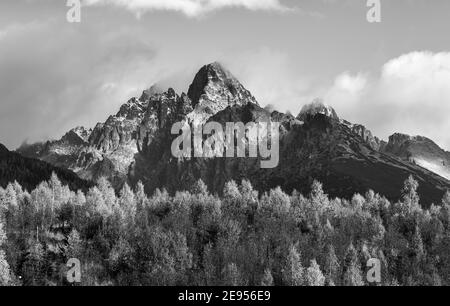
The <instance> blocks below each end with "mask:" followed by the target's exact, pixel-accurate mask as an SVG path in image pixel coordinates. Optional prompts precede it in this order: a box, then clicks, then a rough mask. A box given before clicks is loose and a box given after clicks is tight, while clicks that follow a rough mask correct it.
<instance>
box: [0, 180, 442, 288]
mask: <svg viewBox="0 0 450 306" xmlns="http://www.w3.org/2000/svg"><path fill="white" fill-rule="evenodd" d="M417 188H418V183H417V181H415V180H414V178H412V177H410V178H409V179H408V180H407V181H406V182H405V184H404V188H403V190H402V195H403V196H402V199H401V200H400V201H398V202H396V203H391V202H389V201H388V200H387V199H386V198H385V197H383V196H381V195H378V194H376V193H374V192H373V191H368V192H367V193H366V194H365V195H360V194H356V195H354V196H353V198H352V199H351V200H346V199H339V198H336V199H330V198H329V197H328V196H327V195H326V194H325V193H324V191H323V188H322V185H321V183H319V182H317V181H315V182H314V183H313V185H312V191H311V193H310V194H308V195H302V194H300V193H298V192H296V191H294V192H293V193H292V194H290V195H289V194H286V193H285V192H283V190H281V189H280V188H276V189H273V190H270V191H268V192H266V193H263V194H258V192H257V191H255V190H254V189H253V187H252V186H251V184H250V183H249V182H248V181H245V180H244V181H242V182H240V184H238V183H236V182H234V181H230V182H228V183H227V184H226V186H225V188H224V191H223V196H221V197H219V196H217V195H213V194H210V193H209V192H208V189H207V187H206V185H205V184H204V183H203V182H202V181H198V182H197V183H196V184H195V185H194V186H193V187H192V188H191V190H189V191H183V192H177V193H176V194H175V195H169V194H168V193H167V192H166V191H165V190H156V192H155V193H154V194H153V195H152V196H151V197H148V196H147V195H146V194H145V192H144V187H143V185H142V184H141V183H139V184H137V186H136V188H135V189H134V190H132V189H131V188H130V187H129V186H128V185H125V186H124V187H123V188H122V190H121V191H120V194H116V192H115V191H114V189H113V188H112V186H111V184H110V183H109V182H108V181H107V180H106V179H103V178H102V179H100V180H99V181H98V182H97V184H96V185H95V186H94V187H92V188H90V189H89V190H88V191H87V192H83V191H81V190H79V191H77V192H74V191H71V190H70V189H69V187H67V186H64V185H63V184H62V183H61V182H60V180H59V179H58V177H57V176H56V175H55V174H53V175H52V177H51V179H50V180H49V181H46V182H42V183H41V184H39V185H38V186H37V187H36V188H35V189H34V190H32V191H31V192H30V193H29V192H27V191H25V190H24V189H23V188H22V186H20V185H19V184H18V183H17V182H16V183H10V184H8V185H7V187H6V188H5V189H4V188H1V187H0V284H1V285H25V286H33V285H70V284H69V283H68V281H67V278H66V272H67V267H66V263H67V261H68V260H69V259H70V258H76V259H78V260H79V261H80V263H81V283H80V285H155V286H162V285H195V286H210V285H256V286H259V285H261V286H271V285H279V286H302V285H305V286H324V285H326V286H343V285H348V286H363V285H375V284H370V283H369V282H368V280H367V278H366V273H367V265H366V264H367V262H368V260H369V259H371V258H376V259H378V260H379V261H380V262H381V272H382V278H381V283H380V284H379V285H387V286H397V285H450V273H449V272H450V193H449V192H447V193H446V195H445V196H444V198H443V200H442V203H437V205H433V206H431V207H430V208H429V209H427V210H425V209H422V208H421V206H420V199H419V196H418V194H417Z"/></svg>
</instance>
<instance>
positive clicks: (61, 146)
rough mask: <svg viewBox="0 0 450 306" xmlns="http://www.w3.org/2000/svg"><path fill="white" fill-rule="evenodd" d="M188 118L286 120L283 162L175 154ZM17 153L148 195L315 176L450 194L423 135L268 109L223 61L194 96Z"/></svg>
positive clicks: (195, 85)
mask: <svg viewBox="0 0 450 306" xmlns="http://www.w3.org/2000/svg"><path fill="white" fill-rule="evenodd" d="M182 120H185V121H187V122H189V123H191V124H194V125H198V124H202V123H205V122H207V121H208V120H213V121H216V122H221V123H223V124H224V123H225V122H238V121H239V122H244V123H247V122H250V121H252V122H259V121H264V122H266V121H274V122H280V123H281V127H280V131H281V139H280V162H279V165H278V167H276V168H273V169H261V168H260V163H259V160H258V158H245V159H243V158H215V159H206V158H186V159H183V160H180V159H176V158H174V157H173V156H172V154H171V143H172V140H173V139H174V138H175V137H176V136H175V135H171V133H170V132H171V126H172V124H173V123H175V122H177V121H182ZM18 152H19V153H21V154H22V155H24V156H27V157H33V158H38V159H41V160H43V161H46V162H48V163H50V164H53V165H55V166H58V167H63V168H66V169H70V170H72V171H74V172H75V173H77V174H78V175H79V176H80V177H81V178H83V179H87V180H96V179H98V178H99V177H102V176H105V177H107V178H108V179H109V180H110V181H111V182H112V184H113V186H115V187H116V188H120V187H121V185H123V184H124V183H125V182H128V183H130V184H135V183H136V182H138V181H142V182H143V183H144V185H145V186H146V189H147V191H148V192H152V191H154V190H155V189H156V188H166V189H168V190H169V191H171V192H173V191H176V190H182V189H187V188H190V186H191V185H192V184H193V183H194V182H195V181H196V180H198V179H199V178H201V179H202V180H203V181H204V182H205V183H206V184H207V185H208V187H209V188H210V190H211V191H213V192H217V193H221V191H222V190H223V186H224V184H225V182H226V181H228V180H231V179H234V180H237V181H239V180H241V179H244V178H247V179H249V180H250V181H251V182H252V184H253V185H254V186H255V187H256V188H257V189H258V190H260V191H266V190H268V188H272V187H277V186H281V187H282V188H283V189H285V190H286V191H288V192H290V191H292V190H294V189H296V190H298V191H302V192H308V191H309V186H310V185H311V183H312V182H313V180H314V179H317V180H320V181H321V182H322V183H323V184H324V188H325V190H326V191H327V192H328V193H329V194H330V195H331V196H339V197H346V198H349V197H351V196H352V195H353V194H355V193H365V192H366V191H368V190H369V189H373V190H374V191H376V192H378V193H380V194H382V195H384V196H386V197H388V198H389V199H394V200H396V199H398V198H399V197H400V196H401V195H400V193H399V192H400V190H401V189H402V185H403V182H404V180H405V179H406V178H407V177H408V176H409V175H411V174H412V175H413V176H414V177H415V178H416V179H417V180H418V181H419V183H420V188H419V192H420V194H421V196H422V202H423V203H424V204H425V205H429V204H431V203H433V202H434V203H438V202H440V200H441V198H442V195H443V194H444V192H445V190H447V189H449V188H450V181H449V180H448V179H449V178H450V175H449V173H450V170H449V169H450V168H448V167H449V165H450V161H449V153H447V152H445V151H444V150H442V149H440V148H439V147H438V146H437V145H436V144H434V143H433V142H432V141H431V140H428V139H425V138H421V137H409V136H396V135H394V136H392V137H391V138H390V139H389V142H388V143H386V142H384V141H381V140H380V139H378V138H377V137H374V136H373V135H372V133H371V132H370V130H368V129H367V128H366V127H364V126H362V125H358V124H353V123H350V122H348V121H346V120H344V119H342V118H339V116H338V114H337V113H336V112H335V110H334V109H333V108H331V107H330V106H327V105H326V104H325V103H323V102H322V101H320V100H316V101H314V102H313V103H311V104H309V105H306V106H304V107H303V108H302V110H301V112H300V113H299V114H298V116H296V117H294V116H292V115H290V114H283V113H280V112H277V111H269V110H267V109H264V108H262V107H260V106H259V104H258V102H257V101H256V99H255V98H254V97H253V95H252V94H251V93H250V92H249V91H248V90H247V89H245V87H244V86H243V85H242V84H241V83H240V82H239V81H238V80H237V79H236V78H235V77H234V76H233V75H232V74H231V73H230V72H229V71H227V70H226V69H224V68H223V67H222V66H221V65H220V64H219V63H212V64H209V65H205V66H204V67H202V68H201V69H200V71H199V72H198V73H197V74H196V76H195V77H194V80H193V82H192V84H191V85H190V87H189V90H188V92H187V94H185V93H181V94H177V93H176V92H175V91H174V90H173V89H170V88H169V89H168V90H166V91H163V90H161V89H160V88H157V87H152V88H150V89H148V90H146V91H144V92H143V94H142V95H141V97H140V98H132V99H130V100H129V101H127V102H126V103H125V104H124V105H122V107H121V108H120V110H119V111H118V113H117V114H115V115H112V116H110V117H109V118H108V119H107V120H106V121H105V122H104V123H98V124H97V125H96V126H95V127H94V128H93V129H86V128H83V127H78V128H75V129H73V130H71V131H69V132H68V133H67V134H65V135H64V136H63V137H62V138H61V139H60V140H56V141H48V142H46V143H37V144H33V145H24V146H22V147H21V148H19V149H18Z"/></svg>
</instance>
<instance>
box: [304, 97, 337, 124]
mask: <svg viewBox="0 0 450 306" xmlns="http://www.w3.org/2000/svg"><path fill="white" fill-rule="evenodd" d="M317 114H322V115H325V116H327V117H330V118H332V119H335V120H339V117H338V115H337V113H336V111H335V110H334V109H333V108H332V107H331V106H329V105H327V104H325V103H324V102H323V100H322V99H315V100H314V101H313V102H311V103H310V104H306V105H305V106H303V107H302V109H301V111H300V114H299V115H298V116H297V119H298V120H301V121H306V119H307V118H308V117H314V116H315V115H317Z"/></svg>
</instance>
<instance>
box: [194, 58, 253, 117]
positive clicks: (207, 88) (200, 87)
mask: <svg viewBox="0 0 450 306" xmlns="http://www.w3.org/2000/svg"><path fill="white" fill-rule="evenodd" d="M187 95H188V97H189V99H191V101H192V106H193V107H194V112H193V113H192V114H190V117H189V118H190V119H191V121H193V122H194V123H196V124H198V123H204V122H205V121H206V120H207V119H208V118H209V117H211V116H212V115H214V114H217V113H218V112H219V111H222V110H224V109H225V108H226V107H228V106H232V105H241V106H242V105H246V104H247V103H253V104H256V105H258V102H257V101H256V99H255V97H253V96H252V94H251V93H250V92H249V91H248V90H247V89H245V88H244V86H242V84H241V83H240V82H239V81H238V80H237V79H236V78H235V77H234V76H233V75H232V74H231V73H230V72H229V71H227V70H226V69H225V68H223V67H222V65H221V64H219V63H217V62H215V63H212V64H209V65H205V66H203V67H202V68H201V69H200V71H199V72H198V73H197V74H196V76H195V78H194V81H193V82H192V84H191V85H190V86H189V90H188V94H187Z"/></svg>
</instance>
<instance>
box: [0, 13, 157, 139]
mask: <svg viewBox="0 0 450 306" xmlns="http://www.w3.org/2000/svg"><path fill="white" fill-rule="evenodd" d="M54 29H58V31H54ZM135 32H136V31H132V30H130V29H127V28H123V29H122V30H119V31H118V30H114V31H111V30H109V29H108V28H107V27H106V26H100V25H98V26H88V27H86V28H84V27H83V25H82V24H81V25H80V26H79V27H73V26H70V25H69V24H68V23H66V22H64V21H62V22H61V21H58V20H49V21H42V22H38V21H37V22H31V23H24V24H20V25H14V26H9V27H6V28H4V29H3V30H2V33H4V34H3V35H2V38H1V43H0V71H1V82H0V92H1V102H0V142H1V143H4V144H6V145H7V146H8V147H10V148H15V147H17V146H18V145H20V144H21V142H22V141H24V140H26V139H28V140H29V141H36V140H43V139H48V138H56V137H60V136H61V135H62V134H63V133H64V132H66V131H67V130H69V129H70V128H73V127H75V126H77V125H86V126H93V125H95V123H96V122H98V121H104V120H105V119H106V117H107V116H108V115H109V114H111V113H112V112H114V111H116V110H117V109H118V107H119V105H120V104H121V103H123V102H124V101H126V100H127V99H128V98H129V97H131V96H134V95H136V94H139V91H140V90H142V89H144V88H146V87H147V86H149V85H150V84H151V82H152V81H155V80H156V78H157V75H159V76H164V75H165V72H164V71H162V66H161V65H159V66H158V65H155V63H154V60H155V59H156V56H157V51H156V49H155V47H154V46H152V45H151V44H149V43H148V42H147V41H145V39H144V38H142V37H141V35H139V34H138V33H135ZM50 33H51V34H50ZM148 67H152V68H153V69H152V71H148V70H149V69H148Z"/></svg>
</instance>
